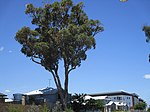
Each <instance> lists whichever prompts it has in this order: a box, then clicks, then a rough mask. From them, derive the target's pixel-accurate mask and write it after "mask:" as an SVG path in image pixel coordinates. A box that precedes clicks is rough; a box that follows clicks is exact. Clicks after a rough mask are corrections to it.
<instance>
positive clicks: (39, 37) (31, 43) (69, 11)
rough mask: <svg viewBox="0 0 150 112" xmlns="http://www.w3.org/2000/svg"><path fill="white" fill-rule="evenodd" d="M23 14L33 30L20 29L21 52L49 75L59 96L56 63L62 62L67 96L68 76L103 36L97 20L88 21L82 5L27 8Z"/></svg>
mask: <svg viewBox="0 0 150 112" xmlns="http://www.w3.org/2000/svg"><path fill="white" fill-rule="evenodd" d="M25 14H27V15H29V16H30V17H31V18H32V21H31V23H32V24H33V25H34V26H35V28H34V29H30V28H29V27H27V26H24V27H23V28H21V29H20V30H19V31H18V32H17V33H16V36H15V39H16V41H18V42H19V43H20V44H21V45H22V48H21V52H22V53H23V54H25V55H26V56H27V57H29V58H30V59H31V60H32V61H33V62H35V63H37V64H40V65H41V66H43V67H44V68H45V69H46V70H48V71H49V72H51V73H52V75H53V77H54V81H55V84H56V86H57V88H58V90H59V92H60V96H61V98H62V97H63V96H65V99H67V94H66V95H62V94H63V93H62V90H61V89H62V85H61V81H60V78H59V74H58V69H59V62H60V61H63V63H64V71H65V81H64V82H65V84H64V90H65V93H68V74H69V73H70V72H71V71H72V70H74V69H76V67H79V66H80V65H81V61H83V60H86V58H87V54H86V51H87V50H89V49H91V48H95V46H96V42H95V38H94V36H95V35H96V34H97V33H99V32H102V31H103V30H104V29H103V26H102V24H101V23H100V22H99V20H93V19H89V18H88V16H87V14H86V13H85V12H84V10H83V3H82V2H80V3H78V4H73V2H72V0H61V1H60V2H53V3H51V4H45V5H44V6H43V7H34V5H33V4H28V5H27V6H26V10H25Z"/></svg>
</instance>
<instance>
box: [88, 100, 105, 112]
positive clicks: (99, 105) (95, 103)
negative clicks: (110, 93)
mask: <svg viewBox="0 0 150 112" xmlns="http://www.w3.org/2000/svg"><path fill="white" fill-rule="evenodd" d="M86 102H87V104H86V108H87V109H89V110H90V109H91V110H98V109H100V110H102V109H103V108H104V103H103V101H102V100H94V99H89V100H87V101H86Z"/></svg>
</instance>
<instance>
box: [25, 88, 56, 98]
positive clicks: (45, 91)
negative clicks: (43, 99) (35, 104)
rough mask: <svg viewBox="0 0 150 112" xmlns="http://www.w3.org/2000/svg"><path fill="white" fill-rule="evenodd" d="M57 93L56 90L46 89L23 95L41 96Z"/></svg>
mask: <svg viewBox="0 0 150 112" xmlns="http://www.w3.org/2000/svg"><path fill="white" fill-rule="evenodd" d="M56 92H57V90H56V89H54V88H51V87H47V88H43V89H38V90H34V91H31V92H28V93H24V95H29V96H30V95H42V94H55V93H56Z"/></svg>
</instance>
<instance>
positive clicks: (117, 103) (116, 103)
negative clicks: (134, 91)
mask: <svg viewBox="0 0 150 112" xmlns="http://www.w3.org/2000/svg"><path fill="white" fill-rule="evenodd" d="M112 104H115V105H117V106H126V105H127V104H126V103H123V102H113V101H110V102H108V103H107V104H106V106H110V105H112Z"/></svg>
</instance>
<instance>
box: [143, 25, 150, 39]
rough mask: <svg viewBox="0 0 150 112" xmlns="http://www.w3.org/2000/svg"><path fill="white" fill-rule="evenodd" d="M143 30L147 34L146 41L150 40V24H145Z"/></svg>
mask: <svg viewBox="0 0 150 112" xmlns="http://www.w3.org/2000/svg"><path fill="white" fill-rule="evenodd" d="M143 31H144V32H145V36H146V37H147V39H146V42H149V40H150V26H144V27H143Z"/></svg>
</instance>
